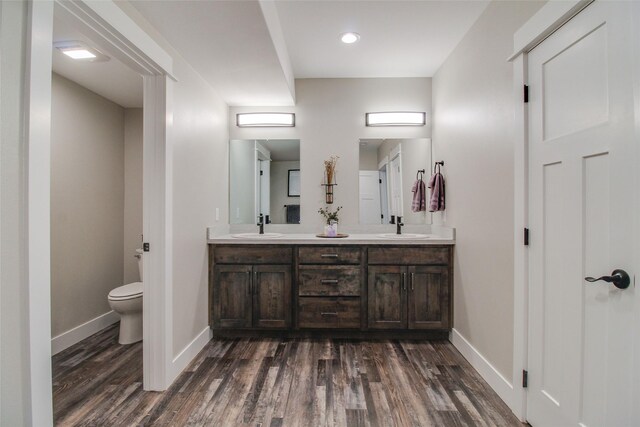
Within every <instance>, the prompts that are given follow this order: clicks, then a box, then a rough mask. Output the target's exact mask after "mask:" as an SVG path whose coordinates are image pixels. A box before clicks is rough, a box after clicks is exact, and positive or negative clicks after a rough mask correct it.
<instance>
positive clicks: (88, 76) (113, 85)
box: [52, 12, 143, 108]
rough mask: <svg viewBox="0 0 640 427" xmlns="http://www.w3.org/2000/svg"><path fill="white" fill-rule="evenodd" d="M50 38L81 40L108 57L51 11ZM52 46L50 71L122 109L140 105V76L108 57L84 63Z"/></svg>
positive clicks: (99, 47)
mask: <svg viewBox="0 0 640 427" xmlns="http://www.w3.org/2000/svg"><path fill="white" fill-rule="evenodd" d="M53 41H54V43H55V42H58V41H82V42H84V43H85V44H87V45H88V46H89V47H93V48H96V49H98V50H99V51H100V52H102V53H104V54H105V55H107V56H111V55H109V52H108V51H106V50H105V49H104V48H103V47H102V46H98V45H96V43H95V42H93V41H91V40H90V39H89V38H88V37H86V36H84V35H83V34H82V33H80V32H79V31H78V30H77V29H75V28H74V27H73V25H72V24H70V23H69V22H67V21H65V20H62V19H60V18H59V17H58V16H57V15H56V14H55V12H54V21H53ZM52 49H53V58H52V59H53V64H52V68H53V71H54V72H55V73H57V74H60V75H61V76H63V77H65V78H67V79H69V80H71V81H74V82H76V83H78V84H79V85H80V86H84V87H86V88H87V89H89V90H90V91H92V92H95V93H97V94H98V95H100V96H103V97H104V98H107V99H108V100H110V101H112V102H115V103H116V104H118V105H121V106H122V107H125V108H141V107H142V103H143V102H142V95H143V85H142V77H141V76H140V75H139V74H138V73H136V72H135V71H133V70H131V69H130V68H129V67H127V66H126V65H124V64H123V63H122V62H120V61H118V60H116V59H114V58H113V57H111V59H110V60H109V61H106V62H84V61H76V60H73V59H71V58H69V57H67V56H66V55H64V54H62V53H61V52H60V51H59V50H58V49H56V48H52Z"/></svg>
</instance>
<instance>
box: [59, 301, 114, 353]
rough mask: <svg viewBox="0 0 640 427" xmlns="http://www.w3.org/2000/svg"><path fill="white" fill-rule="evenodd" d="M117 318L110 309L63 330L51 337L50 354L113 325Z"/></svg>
mask: <svg viewBox="0 0 640 427" xmlns="http://www.w3.org/2000/svg"><path fill="white" fill-rule="evenodd" d="M118 320H120V316H119V315H118V314H117V313H116V312H115V311H113V310H112V311H109V312H107V313H105V314H101V315H100V316H98V317H96V318H95V319H91V320H89V321H88V322H85V323H83V324H82V325H80V326H76V327H75V328H73V329H70V330H68V331H67V332H63V333H61V334H60V335H58V336H57V337H53V338H52V339H51V354H52V355H53V354H58V353H60V352H61V351H62V350H65V349H67V348H69V347H71V346H72V345H74V344H76V343H79V342H80V341H82V340H83V339H85V338H88V337H90V336H91V335H93V334H95V333H96V332H99V331H101V330H103V329H104V328H106V327H107V326H111V325H113V324H114V323H116V322H117V321H118Z"/></svg>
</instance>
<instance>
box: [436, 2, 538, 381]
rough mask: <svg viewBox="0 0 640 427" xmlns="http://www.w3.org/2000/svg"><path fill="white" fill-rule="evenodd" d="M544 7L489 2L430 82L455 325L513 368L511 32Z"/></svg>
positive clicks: (491, 357) (498, 364)
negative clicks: (451, 230) (452, 233)
mask: <svg viewBox="0 0 640 427" xmlns="http://www.w3.org/2000/svg"><path fill="white" fill-rule="evenodd" d="M543 4H544V2H524V1H523V2H502V1H494V2H492V3H491V4H490V5H489V6H488V7H487V9H486V10H485V11H484V13H483V14H482V15H481V16H480V18H479V19H478V21H477V22H476V23H475V24H474V25H473V27H472V28H471V29H470V31H469V32H468V33H467V34H466V35H465V37H464V38H463V39H462V41H461V42H460V44H459V45H458V46H457V47H456V49H455V50H454V51H453V53H452V54H451V55H450V56H449V58H448V59H447V60H446V61H445V63H444V64H443V65H442V67H441V68H440V69H439V70H438V72H437V73H436V75H435V76H434V78H433V109H434V112H435V113H434V124H433V152H434V158H435V159H438V160H444V161H445V162H446V166H445V168H443V172H444V175H445V179H446V180H447V181H446V182H447V187H446V188H447V210H446V211H445V213H444V215H442V214H434V223H442V222H444V223H445V224H446V225H448V226H451V227H455V228H456V230H457V232H456V247H455V260H456V262H455V271H454V284H455V292H454V298H455V299H454V306H455V318H454V326H455V328H456V329H457V330H458V332H460V334H462V335H463V336H464V337H465V338H466V339H467V340H468V341H469V342H470V343H471V345H473V346H474V347H475V348H476V349H477V350H478V351H479V352H480V353H482V354H483V355H484V356H485V357H486V358H487V360H488V361H489V362H490V363H491V364H492V365H493V366H494V367H495V368H496V369H498V370H499V371H500V373H501V374H502V375H503V376H504V377H505V378H511V377H512V370H513V203H514V199H513V147H512V144H513V136H514V117H513V113H514V99H515V97H514V94H513V70H512V65H511V64H510V63H509V62H507V61H506V58H507V57H509V55H510V54H511V53H512V49H513V33H514V32H515V31H516V30H517V29H518V28H520V27H521V26H522V24H524V23H525V22H526V21H527V20H528V19H529V18H530V17H531V16H532V15H533V14H534V13H535V12H536V11H537V10H538V9H539V8H540V7H541V6H542V5H543Z"/></svg>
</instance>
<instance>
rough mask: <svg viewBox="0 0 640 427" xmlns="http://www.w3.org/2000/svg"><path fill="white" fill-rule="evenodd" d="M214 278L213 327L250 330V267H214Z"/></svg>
mask: <svg viewBox="0 0 640 427" xmlns="http://www.w3.org/2000/svg"><path fill="white" fill-rule="evenodd" d="M214 277H215V282H214V288H213V324H214V327H217V328H250V327H251V266H250V265H216V266H215V271H214Z"/></svg>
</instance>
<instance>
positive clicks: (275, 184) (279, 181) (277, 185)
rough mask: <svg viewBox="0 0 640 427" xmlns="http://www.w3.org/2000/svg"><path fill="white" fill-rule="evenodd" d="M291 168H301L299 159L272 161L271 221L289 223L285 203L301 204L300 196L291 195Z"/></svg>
mask: <svg viewBox="0 0 640 427" xmlns="http://www.w3.org/2000/svg"><path fill="white" fill-rule="evenodd" d="M289 169H300V162H298V161H276V162H271V194H270V196H271V222H273V223H274V224H286V223H287V211H286V209H285V208H284V205H299V204H300V197H289V196H288V195H287V194H288V182H289Z"/></svg>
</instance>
